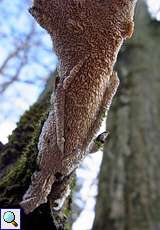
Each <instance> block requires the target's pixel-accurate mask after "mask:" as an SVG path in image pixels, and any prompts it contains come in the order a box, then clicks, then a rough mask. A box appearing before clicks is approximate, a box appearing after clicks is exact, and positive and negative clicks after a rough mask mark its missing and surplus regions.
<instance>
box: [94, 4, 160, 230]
mask: <svg viewBox="0 0 160 230" xmlns="http://www.w3.org/2000/svg"><path fill="white" fill-rule="evenodd" d="M135 18H136V25H135V28H136V29H135V33H134V36H133V39H132V40H131V41H129V42H128V43H127V44H126V45H125V46H124V47H123V49H122V51H121V53H120V55H119V61H118V65H117V69H118V72H119V76H120V80H121V85H120V88H119V92H118V95H117V97H116V98H115V101H114V106H113V107H112V109H111V112H110V116H109V119H108V122H107V126H109V127H110V129H111V133H112V137H111V139H110V141H109V144H107V146H106V148H105V151H104V157H103V163H102V167H101V172H100V181H99V195H98V199H97V205H96V218H95V222H94V227H93V229H94V230H159V229H160V64H159V60H160V46H159V41H160V23H158V22H156V21H154V20H151V18H150V17H149V14H148V12H147V7H146V5H145V4H144V2H142V1H140V2H139V4H138V6H137V11H136V15H135Z"/></svg>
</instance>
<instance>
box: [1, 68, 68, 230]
mask: <svg viewBox="0 0 160 230" xmlns="http://www.w3.org/2000/svg"><path fill="white" fill-rule="evenodd" d="M56 76H57V73H56V72H55V73H54V74H52V76H51V77H50V79H49V80H48V83H47V85H46V87H45V89H44V92H43V93H42V94H41V95H40V97H39V99H38V101H37V102H36V103H35V104H34V105H33V106H31V107H30V109H29V110H28V111H27V112H25V113H24V115H23V116H22V117H21V119H20V121H19V122H18V124H17V128H16V129H15V130H14V131H13V133H12V135H11V136H10V137H9V142H8V143H7V144H6V145H4V146H3V145H2V144H1V150H0V207H1V208H20V206H19V203H20V201H21V200H22V196H23V194H24V192H25V191H26V189H27V188H28V186H29V184H30V179H31V175H32V174H33V172H34V171H35V169H36V167H37V166H36V158H37V153H38V149H37V143H38V138H39V134H40V132H41V128H42V126H43V123H44V121H45V120H46V118H47V115H48V111H49V107H50V95H51V93H52V91H53V86H54V80H55V79H56ZM69 203H70V200H69V199H68V202H66V205H65V207H64V209H63V211H62V212H57V213H55V212H54V213H53V212H51V210H50V205H49V204H48V203H47V204H44V205H41V206H40V207H39V208H37V209H36V210H35V211H34V212H33V213H31V214H29V215H25V213H23V210H22V229H23V230H31V229H47V230H54V229H64V222H65V218H66V216H67V215H68V213H69V212H70V207H69ZM65 229H70V226H69V224H66V225H65Z"/></svg>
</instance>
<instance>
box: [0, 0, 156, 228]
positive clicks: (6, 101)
mask: <svg viewBox="0 0 160 230" xmlns="http://www.w3.org/2000/svg"><path fill="white" fill-rule="evenodd" d="M148 3H149V8H150V11H151V12H152V14H155V13H157V12H158V10H159V9H160V0H148ZM30 5H31V1H30V0H23V1H22V0H14V1H11V0H2V1H1V2H0V28H1V29H0V39H1V42H0V66H1V65H2V63H3V62H4V59H5V58H6V57H7V55H8V54H9V53H10V52H12V51H13V50H14V48H15V46H16V45H17V46H18V45H21V44H23V42H24V37H25V36H24V35H25V34H27V33H28V32H29V31H30V30H31V27H32V26H33V28H34V30H35V36H34V37H33V39H32V40H31V41H30V43H29V44H30V45H31V46H29V47H28V48H27V49H29V52H28V56H27V59H28V60H27V64H26V65H25V66H24V67H23V68H22V70H21V72H20V75H19V80H18V81H15V82H14V83H13V84H12V85H11V86H9V87H8V88H7V90H6V91H5V93H4V94H3V95H0V141H2V142H3V143H6V142H7V137H8V135H9V134H11V132H12V130H13V129H14V128H15V127H16V122H17V121H18V120H19V117H20V115H21V114H23V112H24V111H25V110H26V109H28V108H29V106H30V105H31V104H33V103H34V102H35V101H36V99H37V97H38V96H39V94H40V92H41V91H42V90H43V88H44V86H45V82H46V79H47V76H48V74H49V73H50V71H52V70H54V69H55V68H56V65H57V58H56V56H55V55H54V53H53V52H52V43H51V40H50V37H49V36H48V35H47V33H46V32H45V31H44V30H43V29H41V28H40V27H39V26H38V25H37V23H35V22H34V20H33V18H32V17H31V16H30V15H29V13H28V11H27V9H28V8H29V6H30ZM157 17H158V19H159V20H160V10H159V13H157ZM39 43H40V45H39V46H37V44H39ZM37 47H38V48H37ZM21 58H23V53H20V59H21ZM18 64H19V59H16V58H15V59H13V60H11V62H9V64H8V66H7V69H6V72H7V74H6V75H5V76H3V75H0V85H1V84H2V83H3V82H4V81H6V80H7V79H8V80H9V79H10V75H14V71H15V69H16V67H17V66H18ZM25 81H32V82H33V83H35V84H27V83H26V82H25ZM104 129H105V124H104V125H103V126H102V130H103V131H104ZM101 159H102V153H101V152H98V153H97V154H93V155H92V157H88V158H86V159H85V161H84V164H83V165H84V166H85V170H82V168H79V169H78V170H77V174H78V177H79V178H80V180H79V182H78V183H82V184H83V185H84V186H83V187H82V189H81V190H80V193H79V194H76V197H75V201H76V202H77V204H78V205H79V206H80V207H82V208H84V210H83V212H82V213H81V214H80V217H79V218H78V219H77V221H76V222H75V223H74V225H73V230H89V229H90V228H91V226H92V222H93V219H94V212H93V209H94V205H95V199H94V197H95V195H96V194H97V186H96V184H93V181H95V180H96V177H97V174H98V171H99V166H100V163H101ZM86 175H88V178H86ZM84 179H85V180H84ZM84 223H85V224H84ZM82 226H84V227H83V228H82Z"/></svg>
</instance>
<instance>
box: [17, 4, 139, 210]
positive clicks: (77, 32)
mask: <svg viewBox="0 0 160 230" xmlns="http://www.w3.org/2000/svg"><path fill="white" fill-rule="evenodd" d="M135 3H136V1H135V0H128V1H127V0H103V1H100V0H59V1H58V0H48V1H45V0H34V1H33V6H32V8H31V9H30V13H31V14H32V15H33V16H34V17H35V19H36V20H37V22H38V23H39V24H40V25H41V26H42V27H43V28H45V29H46V30H47V31H48V33H49V34H50V35H51V38H52V40H53V44H54V48H55V51H56V53H57V56H58V58H59V83H58V85H57V87H56V91H55V92H53V94H52V98H51V109H50V113H49V116H48V118H47V120H46V122H45V123H44V126H43V128H42V132H41V135H40V137H39V143H38V150H39V153H38V160H37V164H38V168H39V170H38V171H36V172H35V173H34V174H33V176H32V180H31V185H30V186H29V189H28V190H27V192H26V193H25V195H24V197H23V201H22V202H21V206H22V207H23V208H24V211H25V212H26V213H29V212H31V211H33V210H34V209H35V208H36V207H38V206H39V205H40V204H42V203H44V202H47V197H48V195H49V194H50V193H51V190H52V193H51V195H52V200H54V201H55V202H56V201H58V200H59V201H60V200H62V199H63V196H64V194H66V191H68V182H66V181H67V180H65V179H66V178H67V177H69V176H70V174H72V172H73V171H74V170H75V169H76V167H78V165H79V163H80V162H81V161H82V160H83V158H84V157H85V156H86V155H87V154H88V153H89V152H92V151H91V149H94V148H93V147H94V144H96V143H95V134H96V133H97V131H98V130H99V127H100V125H101V122H102V114H104V113H105V112H106V111H108V110H109V107H110V105H111V101H112V98H113V96H114V94H115V93H116V90H117V87H118V84H119V80H118V77H117V74H116V73H115V72H114V71H113V66H114V64H115V62H116V59H117V54H118V51H119V49H120V47H121V45H122V43H123V40H124V39H126V38H127V37H130V36H131V35H132V32H133V12H134V7H135ZM59 203H61V202H59ZM53 206H54V202H53ZM60 206H62V205H60Z"/></svg>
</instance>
